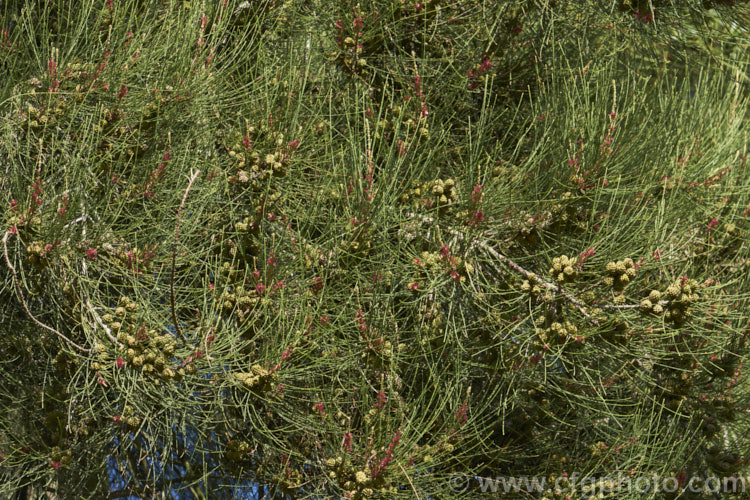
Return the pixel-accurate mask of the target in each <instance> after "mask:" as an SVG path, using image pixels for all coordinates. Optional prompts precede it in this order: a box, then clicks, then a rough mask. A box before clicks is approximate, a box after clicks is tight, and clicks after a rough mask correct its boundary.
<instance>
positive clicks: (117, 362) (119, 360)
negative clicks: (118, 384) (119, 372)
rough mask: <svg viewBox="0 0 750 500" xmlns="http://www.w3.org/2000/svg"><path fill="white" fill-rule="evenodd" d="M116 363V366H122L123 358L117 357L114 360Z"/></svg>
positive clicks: (123, 364) (123, 363)
mask: <svg viewBox="0 0 750 500" xmlns="http://www.w3.org/2000/svg"><path fill="white" fill-rule="evenodd" d="M115 363H116V365H117V368H123V367H124V366H125V364H126V363H125V360H124V359H122V358H117V361H116V362H115Z"/></svg>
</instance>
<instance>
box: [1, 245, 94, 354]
mask: <svg viewBox="0 0 750 500" xmlns="http://www.w3.org/2000/svg"><path fill="white" fill-rule="evenodd" d="M10 234H11V233H10V231H5V236H3V251H4V253H5V263H6V264H7V265H8V268H9V269H10V272H11V273H12V274H13V284H14V285H15V287H16V293H18V297H19V298H20V299H21V304H22V305H23V310H24V311H26V314H27V315H28V317H29V318H31V321H33V322H34V323H35V324H36V325H37V326H40V327H41V328H44V329H45V330H48V331H50V332H52V333H54V334H55V335H57V336H58V337H60V338H61V339H63V340H64V341H65V342H67V343H68V344H70V345H71V346H73V347H75V348H76V349H78V350H79V351H81V352H91V349H87V348H85V347H82V346H80V345H78V344H76V343H75V342H73V341H72V340H70V339H69V338H68V337H66V336H65V335H63V334H62V333H60V332H58V331H57V330H55V329H54V328H52V327H51V326H47V325H45V324H44V323H42V322H41V321H39V320H38V319H36V318H35V317H34V315H33V314H31V311H29V307H28V306H27V305H26V299H24V297H23V292H22V291H21V285H19V284H18V275H17V274H16V268H15V267H13V264H11V263H10V257H8V236H10Z"/></svg>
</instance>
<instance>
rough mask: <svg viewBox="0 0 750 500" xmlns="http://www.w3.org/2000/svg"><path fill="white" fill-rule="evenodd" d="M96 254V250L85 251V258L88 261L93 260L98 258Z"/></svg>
mask: <svg viewBox="0 0 750 500" xmlns="http://www.w3.org/2000/svg"><path fill="white" fill-rule="evenodd" d="M98 255H99V254H98V253H97V251H96V248H89V249H88V250H86V257H88V259H89V260H94V259H96V258H97V257H98Z"/></svg>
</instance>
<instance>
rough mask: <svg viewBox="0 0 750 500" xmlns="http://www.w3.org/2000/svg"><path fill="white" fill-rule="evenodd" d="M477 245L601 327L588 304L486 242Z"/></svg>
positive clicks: (479, 242)
mask: <svg viewBox="0 0 750 500" xmlns="http://www.w3.org/2000/svg"><path fill="white" fill-rule="evenodd" d="M477 244H478V245H479V246H480V247H481V248H482V249H483V250H484V251H485V252H487V253H489V254H490V255H491V256H492V257H494V258H496V259H497V260H498V261H500V262H502V263H503V264H504V265H505V266H508V267H510V268H511V269H513V270H514V271H516V272H519V273H521V274H523V275H524V276H526V278H530V277H531V276H532V275H533V276H534V278H535V279H536V282H537V283H538V284H539V285H541V286H543V287H544V288H547V289H548V290H552V291H553V292H556V293H559V294H560V295H562V296H563V297H565V299H566V300H567V301H568V302H570V303H571V304H573V305H574V306H576V308H577V309H578V310H579V311H580V312H581V314H583V316H584V317H585V318H586V319H588V320H589V321H591V322H592V323H594V324H595V325H597V326H599V322H598V321H597V320H595V319H594V318H592V317H591V315H590V314H589V313H587V312H586V310H585V309H584V308H585V307H586V304H584V303H583V302H581V301H579V300H578V299H576V298H575V297H573V296H572V295H571V294H570V293H568V292H567V291H566V290H565V289H564V288H562V287H559V286H557V285H555V284H554V283H549V282H547V281H544V280H543V279H541V278H540V277H539V276H538V275H536V274H534V273H532V272H530V271H527V270H526V269H524V268H522V267H521V266H519V265H518V264H516V263H515V262H513V261H512V260H510V259H509V258H508V257H506V256H505V255H502V254H501V253H499V252H498V251H497V250H495V249H494V248H492V247H491V246H490V245H488V244H487V243H486V242H484V241H478V242H477Z"/></svg>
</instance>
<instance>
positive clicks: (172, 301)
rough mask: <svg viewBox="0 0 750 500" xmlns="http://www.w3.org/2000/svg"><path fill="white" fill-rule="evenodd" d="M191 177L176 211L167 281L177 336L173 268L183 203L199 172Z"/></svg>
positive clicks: (180, 332)
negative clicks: (169, 273) (169, 276)
mask: <svg viewBox="0 0 750 500" xmlns="http://www.w3.org/2000/svg"><path fill="white" fill-rule="evenodd" d="M190 173H191V177H190V182H188V185H187V187H186V188H185V194H184V195H183V196H182V202H181V203H180V208H178V209H177V227H175V229H174V248H173V249H172V272H171V278H170V280H169V300H170V304H171V306H172V322H173V323H174V329H175V331H176V332H177V335H182V331H181V330H180V325H179V324H178V322H177V310H176V309H175V306H174V266H175V262H176V261H177V245H178V244H179V241H180V220H181V219H182V209H183V208H184V207H185V201H186V200H187V197H188V193H189V192H190V188H191V187H192V185H193V182H195V179H197V178H198V176H199V175H200V173H201V171H200V170H196V171H195V173H193V171H192V170H191V171H190Z"/></svg>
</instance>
